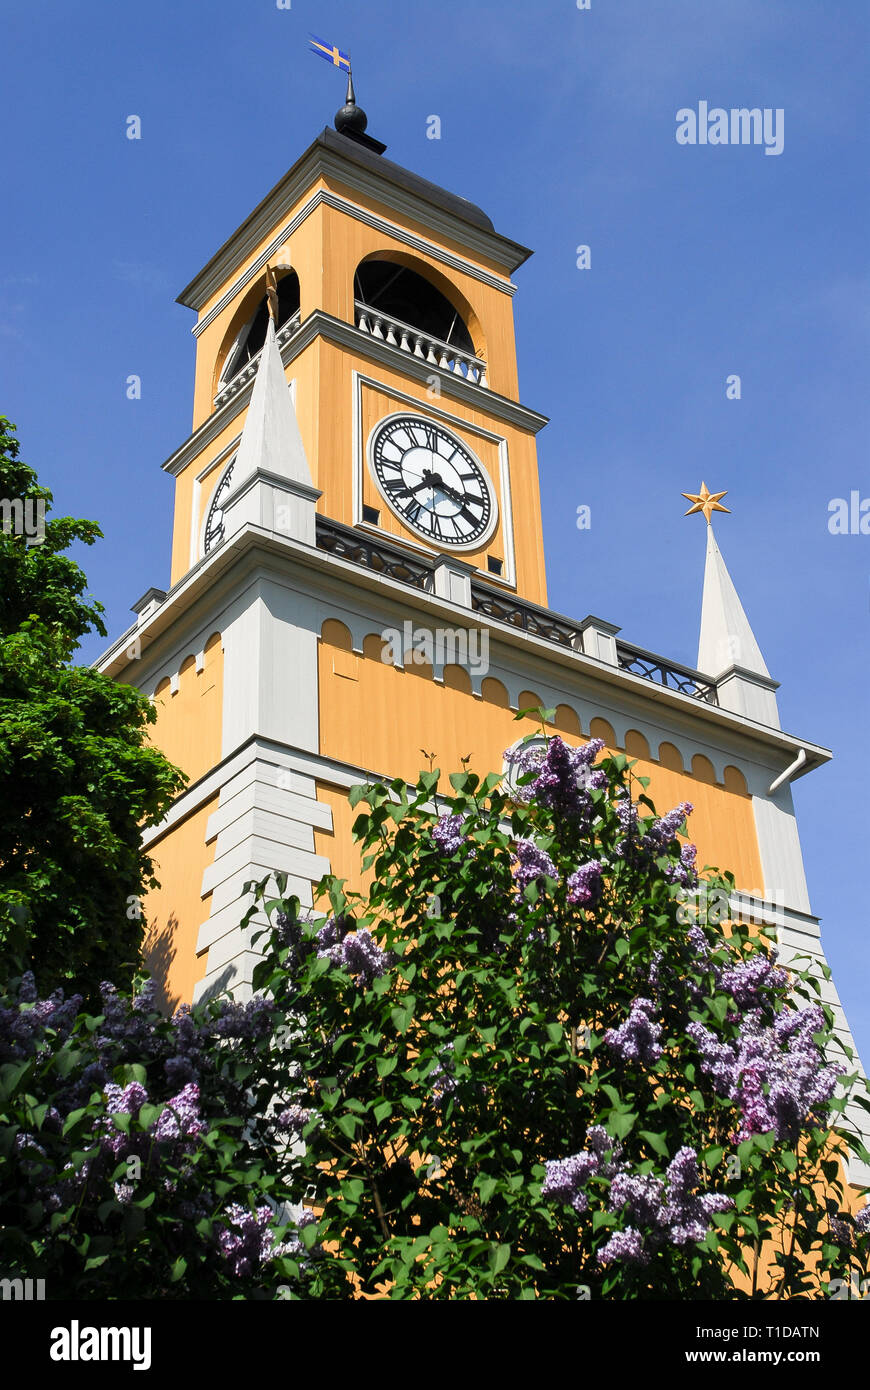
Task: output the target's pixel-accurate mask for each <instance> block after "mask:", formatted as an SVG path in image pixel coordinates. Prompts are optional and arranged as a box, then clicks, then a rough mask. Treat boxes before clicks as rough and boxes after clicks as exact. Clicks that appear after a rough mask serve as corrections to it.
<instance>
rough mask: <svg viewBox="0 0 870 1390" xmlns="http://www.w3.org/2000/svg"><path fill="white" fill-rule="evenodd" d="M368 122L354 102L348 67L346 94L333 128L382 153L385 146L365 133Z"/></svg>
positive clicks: (354, 95)
mask: <svg viewBox="0 0 870 1390" xmlns="http://www.w3.org/2000/svg"><path fill="white" fill-rule="evenodd" d="M368 123H369V119H368V116H367V115H366V113H365V111H363V109H362V107H361V106H357V104H356V93H355V92H354V89H353V74H352V73H351V71H350V68H348V72H347V96H346V97H345V99H344V106H342V108H341V110H339V111H336V113H335V128H336V130H337V131H338V133H339V135H347V136H349V138H350V139H351V140H355V141H356V142H357V144H359V145H365V146H366V147H367V149H370V150H374V152H375V153H376V154H383V152H384V150H385V149H386V148H387V147H386V145H384V144H382V142H381V141H380V140H375V139H374V138H373V136H371V135H366V133H365V131H366V126H367V125H368Z"/></svg>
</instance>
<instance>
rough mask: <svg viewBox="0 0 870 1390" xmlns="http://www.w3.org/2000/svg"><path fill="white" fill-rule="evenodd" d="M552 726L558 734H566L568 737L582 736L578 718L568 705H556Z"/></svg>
mask: <svg viewBox="0 0 870 1390" xmlns="http://www.w3.org/2000/svg"><path fill="white" fill-rule="evenodd" d="M553 727H554V729H555V730H556V732H557V733H559V734H567V735H568V737H569V738H577V739H579V738H582V736H583V735H582V732H581V729H580V718H579V716H578V715H577V713H576V711H575V710H573V709H572V708H571V706H570V705H557V706H556V713H555V716H554V718H553Z"/></svg>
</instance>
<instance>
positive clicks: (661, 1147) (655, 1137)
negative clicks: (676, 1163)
mask: <svg viewBox="0 0 870 1390" xmlns="http://www.w3.org/2000/svg"><path fill="white" fill-rule="evenodd" d="M638 1134H639V1135H640V1137H641V1139H645V1140H646V1142H647V1143H648V1144H649V1146H650V1148H651V1149H653V1150H654V1151H655V1152H656V1153H657V1154H658V1155H659V1157H660V1158H669V1157H670V1152H669V1150H668V1146H667V1144H666V1143H665V1138H664V1135H663V1134H655V1133H653V1132H652V1130H649V1129H639V1130H638Z"/></svg>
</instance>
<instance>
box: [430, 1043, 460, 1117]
mask: <svg viewBox="0 0 870 1390" xmlns="http://www.w3.org/2000/svg"><path fill="white" fill-rule="evenodd" d="M452 1051H453V1043H452V1042H451V1043H447V1045H446V1047H445V1048H444V1051H443V1052H442V1054H441V1056H440V1057H439V1058H438V1061H437V1062H436V1063H435V1065H434V1067H433V1068H432V1070H431V1071H430V1073H429V1081H430V1083H431V1085H432V1100H433V1102H434V1103H435V1105H437V1106H441V1105H444V1104H445V1102H446V1101H447V1097H448V1096H451V1095H453V1093H454V1091H455V1090H456V1089H457V1087H458V1084H459V1083H458V1082H457V1080H456V1077H455V1076H454V1075H453V1058H452V1057H451V1056H450V1054H451V1053H452Z"/></svg>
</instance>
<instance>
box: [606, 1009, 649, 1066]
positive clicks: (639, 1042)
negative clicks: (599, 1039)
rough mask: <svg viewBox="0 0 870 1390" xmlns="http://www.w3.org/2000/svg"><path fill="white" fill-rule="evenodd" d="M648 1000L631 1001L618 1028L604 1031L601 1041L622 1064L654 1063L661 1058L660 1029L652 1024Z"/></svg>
mask: <svg viewBox="0 0 870 1390" xmlns="http://www.w3.org/2000/svg"><path fill="white" fill-rule="evenodd" d="M654 1013H655V1005H654V1004H653V1002H652V1000H651V999H633V1000H632V1001H631V1008H630V1009H629V1012H628V1017H627V1018H626V1019H624V1021H623V1022H622V1023H620V1025H619V1027H618V1028H608V1030H607V1032H606V1033H605V1034H604V1041H605V1042H606V1043H607V1045H608V1047H610V1048H611V1049H612V1050H613V1051H614V1052H615V1053H616V1055H617V1056H618V1057H620V1058H621V1059H622V1061H624V1062H647V1063H652V1062H657V1061H658V1060H659V1058H660V1057H661V1055H662V1048H661V1044H660V1043H659V1038H660V1037H661V1032H662V1026H661V1024H660V1023H654V1022H653V1020H652V1015H653V1014H654Z"/></svg>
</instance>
